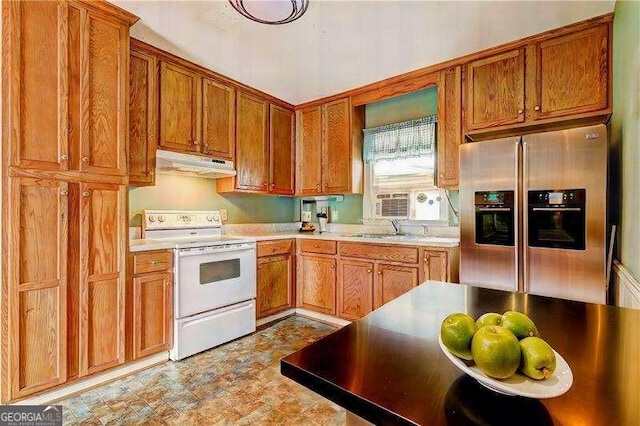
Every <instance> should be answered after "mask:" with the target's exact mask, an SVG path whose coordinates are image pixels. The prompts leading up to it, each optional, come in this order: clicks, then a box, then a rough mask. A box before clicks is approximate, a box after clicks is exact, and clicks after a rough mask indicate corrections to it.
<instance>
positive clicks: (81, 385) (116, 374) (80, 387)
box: [12, 352, 169, 405]
mask: <svg viewBox="0 0 640 426" xmlns="http://www.w3.org/2000/svg"><path fill="white" fill-rule="evenodd" d="M167 360H169V352H162V353H159V354H156V355H151V356H150V357H148V358H145V359H142V360H140V361H134V362H130V363H128V364H126V365H123V366H122V367H118V368H114V369H112V370H109V371H107V372H105V373H101V374H96V375H94V376H91V377H89V378H87V379H84V380H80V381H78V382H75V383H72V384H70V385H68V386H64V387H61V388H60V389H56V390H52V391H50V392H46V393H42V394H39V395H36V396H32V397H28V398H25V399H21V400H20V401H16V402H14V403H12V405H43V404H49V403H51V402H53V401H57V400H60V399H64V398H67V397H69V396H71V395H74V394H76V393H79V392H84V391H86V390H88V389H91V388H94V387H96V386H100V385H104V384H105V383H107V382H110V381H113V380H116V379H120V378H122V377H124V376H128V375H130V374H133V373H136V372H138V371H140V370H144V369H145V368H149V367H151V366H154V365H156V364H160V363H162V362H165V361H167Z"/></svg>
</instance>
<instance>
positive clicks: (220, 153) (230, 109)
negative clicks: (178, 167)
mask: <svg viewBox="0 0 640 426" xmlns="http://www.w3.org/2000/svg"><path fill="white" fill-rule="evenodd" d="M235 146H236V90H235V89H234V88H233V87H230V86H225V85H224V84H222V83H219V82H217V81H214V80H211V79H208V78H203V79H202V153H203V154H205V155H211V156H213V157H215V158H219V159H222V160H233V156H234V150H235Z"/></svg>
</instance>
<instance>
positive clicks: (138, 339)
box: [126, 250, 173, 360]
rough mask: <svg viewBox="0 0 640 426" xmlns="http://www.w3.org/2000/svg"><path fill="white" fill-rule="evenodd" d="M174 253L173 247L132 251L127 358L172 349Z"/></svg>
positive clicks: (128, 294) (127, 322) (138, 357)
mask: <svg viewBox="0 0 640 426" xmlns="http://www.w3.org/2000/svg"><path fill="white" fill-rule="evenodd" d="M172 259H173V256H172V252H171V251H170V250H153V251H147V252H136V253H130V254H129V262H128V265H129V269H128V270H129V272H128V274H127V276H128V278H127V296H126V297H127V299H126V302H127V313H126V315H127V317H126V318H127V321H126V330H127V336H126V337H127V340H126V353H127V359H128V360H129V359H132V360H136V359H140V358H144V357H146V356H149V355H152V354H155V353H158V352H162V351H167V350H169V349H171V345H172V335H173V273H172V268H173V262H172Z"/></svg>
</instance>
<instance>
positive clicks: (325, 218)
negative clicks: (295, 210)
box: [316, 207, 329, 233]
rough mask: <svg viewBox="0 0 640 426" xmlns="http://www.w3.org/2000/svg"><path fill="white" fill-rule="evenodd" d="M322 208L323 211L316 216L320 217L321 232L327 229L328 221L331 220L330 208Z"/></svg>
mask: <svg viewBox="0 0 640 426" xmlns="http://www.w3.org/2000/svg"><path fill="white" fill-rule="evenodd" d="M322 210H323V211H321V212H320V213H318V214H316V217H317V218H318V226H319V228H320V233H323V232H326V231H327V221H328V220H329V215H328V212H329V208H328V207H326V208H324V209H322Z"/></svg>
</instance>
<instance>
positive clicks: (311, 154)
mask: <svg viewBox="0 0 640 426" xmlns="http://www.w3.org/2000/svg"><path fill="white" fill-rule="evenodd" d="M298 122H299V127H300V131H299V132H298V148H297V152H299V153H300V156H299V158H298V170H297V175H296V176H297V182H298V184H297V185H298V187H297V193H298V194H299V195H318V194H336V193H361V192H362V180H363V176H362V170H363V164H362V128H363V125H364V110H363V109H362V108H352V107H351V103H350V100H349V98H343V99H338V100H335V101H332V102H328V103H326V104H323V105H321V106H314V107H310V108H306V109H303V110H301V111H299V113H298Z"/></svg>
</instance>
